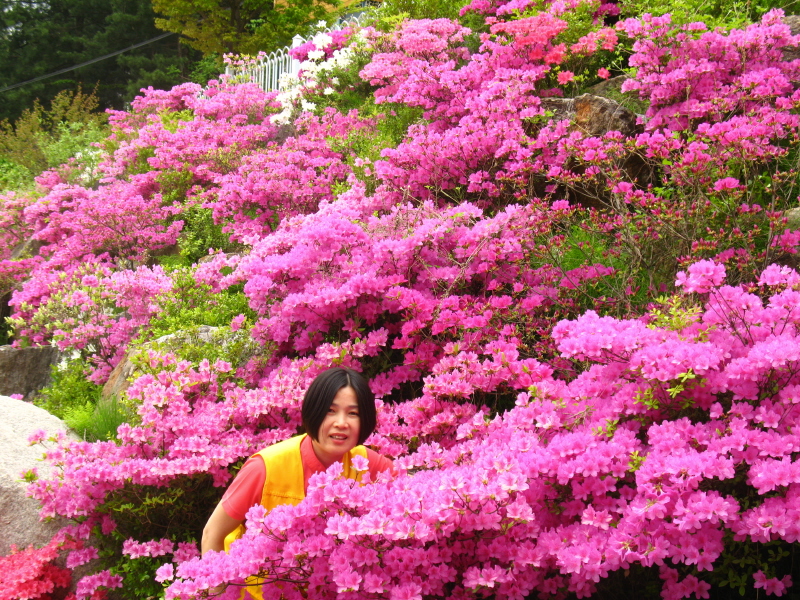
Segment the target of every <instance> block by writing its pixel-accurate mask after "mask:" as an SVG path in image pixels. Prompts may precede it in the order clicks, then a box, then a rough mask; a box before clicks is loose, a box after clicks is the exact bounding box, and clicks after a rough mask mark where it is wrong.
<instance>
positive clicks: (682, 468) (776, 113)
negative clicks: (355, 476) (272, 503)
mask: <svg viewBox="0 0 800 600" xmlns="http://www.w3.org/2000/svg"><path fill="white" fill-rule="evenodd" d="M620 5H622V7H623V8H624V3H601V2H597V1H575V2H567V3H565V2H537V3H531V2H525V1H517V0H513V1H511V2H506V1H504V0H485V1H484V0H475V1H473V2H472V3H471V4H469V5H467V6H465V7H462V10H461V16H460V17H459V18H458V19H456V18H434V19H419V20H408V19H402V18H394V19H393V18H391V17H389V18H387V17H386V15H385V14H384V15H383V16H382V17H381V18H379V19H376V22H375V24H374V25H375V26H371V27H364V28H361V29H347V30H344V31H342V32H340V33H338V34H335V35H333V34H331V35H328V34H317V35H315V36H314V37H313V38H312V39H311V40H310V41H309V42H308V43H307V44H305V45H303V46H300V47H299V48H296V49H295V50H294V54H295V57H296V58H297V59H298V60H301V61H302V65H301V72H300V73H299V74H298V78H297V79H296V80H292V81H288V82H286V83H287V85H286V87H284V89H283V91H282V92H281V93H278V94H275V93H264V92H263V91H261V90H260V89H258V88H257V87H256V86H255V85H253V84H248V83H240V82H238V81H237V80H236V79H232V80H225V79H223V80H222V81H215V82H211V83H210V84H209V86H208V87H207V88H206V89H201V88H200V87H199V86H196V85H194V84H184V85H181V86H177V87H176V88H173V89H172V90H169V91H160V90H152V89H150V90H145V91H144V93H143V95H142V96H141V97H140V98H138V99H137V100H136V101H134V103H133V104H132V106H131V109H130V110H129V111H127V112H114V113H112V114H111V115H110V117H109V124H110V127H111V132H112V133H111V136H110V137H109V138H108V139H107V140H105V141H104V142H103V144H102V146H101V148H100V149H101V151H102V156H101V157H100V160H99V161H98V163H97V165H96V167H93V171H92V173H93V179H92V180H91V182H89V181H88V180H87V181H83V182H82V181H81V180H80V179H79V178H76V177H73V176H71V175H70V174H69V173H68V172H67V171H65V170H64V169H61V170H54V171H46V172H44V173H43V174H41V175H40V176H39V177H38V178H37V185H38V188H37V190H36V192H35V193H21V192H10V193H7V194H5V195H3V196H2V197H1V198H0V200H2V204H1V205H0V206H1V207H2V211H1V212H0V219H1V220H0V222H2V223H6V224H7V227H5V228H3V232H2V234H1V235H2V236H3V237H2V238H0V240H2V245H3V254H2V255H0V257H1V258H2V261H0V272H1V273H2V276H1V277H2V278H1V279H0V281H2V282H3V285H4V286H5V289H6V290H8V291H11V290H13V297H12V300H11V305H12V306H13V308H14V311H15V312H14V315H13V318H12V321H11V323H12V324H13V326H14V335H15V340H16V342H15V343H17V344H18V345H25V344H48V343H49V344H56V345H58V346H59V348H60V349H61V350H63V351H68V352H71V353H74V354H75V356H76V357H79V358H80V360H81V361H85V363H83V364H87V365H90V368H89V369H88V374H87V376H88V378H89V379H90V380H91V381H92V382H93V383H94V384H96V385H100V384H102V383H104V382H105V381H106V379H107V377H108V375H109V373H110V372H111V370H112V369H113V368H114V367H115V366H116V365H117V364H118V363H119V361H121V360H122V358H123V357H124V356H125V355H126V353H127V354H128V355H129V356H131V357H132V358H133V360H134V362H135V364H136V369H137V372H136V377H135V380H134V381H133V382H132V383H131V385H130V387H129V388H128V390H127V392H126V394H125V397H124V398H123V399H122V403H123V405H124V406H125V407H127V409H129V411H130V412H129V413H128V414H127V417H126V419H127V422H126V423H124V424H122V425H121V426H120V427H118V428H117V430H116V435H115V437H113V439H105V440H100V441H96V442H88V441H83V442H67V441H62V442H61V443H59V444H58V445H57V446H56V447H51V448H49V449H47V450H46V456H47V458H48V460H49V461H50V462H51V463H53V464H54V466H55V467H56V470H55V473H56V474H55V475H54V476H53V478H52V479H49V480H36V481H33V482H32V484H31V488H30V489H31V493H32V494H33V495H34V497H36V498H37V499H39V500H40V501H41V503H42V506H43V515H44V516H56V515H60V516H62V517H67V518H69V519H72V521H73V525H71V526H69V527H68V528H67V529H66V530H65V532H64V535H66V536H68V538H67V539H70V540H72V541H73V543H79V544H85V547H83V548H81V549H80V550H76V552H80V554H75V558H72V559H69V558H68V561H71V562H70V563H69V564H71V565H73V566H76V565H78V564H84V563H85V562H88V561H90V560H92V561H94V562H92V563H91V565H92V569H93V574H92V575H89V576H87V577H84V578H83V579H82V580H81V582H80V583H79V587H78V590H77V593H78V596H79V597H80V598H85V597H90V596H92V595H99V594H102V593H103V590H104V589H116V591H115V592H114V593H117V594H121V595H122V596H124V597H130V598H145V597H148V596H156V595H158V594H159V592H160V590H162V589H163V586H162V584H164V585H166V586H167V591H166V595H167V597H168V598H183V597H186V598H189V597H197V596H198V595H199V596H203V595H204V594H208V593H209V590H210V589H211V588H213V587H215V586H216V585H218V584H223V583H229V584H231V585H230V586H229V587H228V589H227V591H226V592H225V595H226V597H231V598H233V597H234V595H236V594H238V587H239V586H241V585H242V584H243V582H244V580H245V579H246V578H247V577H248V576H251V575H259V576H261V577H263V578H264V579H265V580H266V581H267V585H266V586H265V588H264V590H265V597H274V598H280V597H284V598H290V597H298V598H299V597H306V596H313V597H341V598H344V599H347V598H353V599H355V598H361V597H365V596H366V597H375V598H390V599H396V598H406V599H409V600H410V599H417V598H419V599H421V598H423V597H425V598H451V597H453V598H474V597H497V598H506V597H509V598H526V597H534V596H539V597H542V598H547V597H553V598H561V597H568V596H569V595H574V596H576V597H588V596H591V595H593V594H596V595H601V596H602V595H604V594H611V593H613V590H615V589H619V586H620V585H621V583H620V582H621V581H622V580H623V579H624V578H625V577H626V575H627V574H628V573H630V575H629V577H630V578H631V580H632V581H633V580H634V579H635V580H636V581H637V582H642V583H641V586H639V584H638V583H637V585H636V586H635V587H636V588H637V589H639V587H641V589H644V590H647V594H650V595H658V594H659V593H660V594H661V596H662V597H664V598H684V597H690V596H692V595H694V596H695V597H698V598H700V597H708V596H709V594H711V593H718V592H719V590H722V589H725V588H727V589H731V590H734V593H736V594H747V593H749V592H748V590H762V589H763V590H764V591H765V592H766V593H771V594H777V595H782V594H784V593H786V592H787V589H788V588H789V586H790V585H791V579H792V577H797V576H798V574H797V573H795V572H793V571H792V568H793V567H792V565H793V564H794V563H793V560H792V557H793V552H794V544H795V542H796V541H797V522H798V519H797V514H796V513H797V510H798V507H797V506H796V504H797V502H796V496H797V490H796V489H795V488H796V486H797V484H798V482H797V481H795V479H796V477H795V475H796V474H795V471H796V468H795V466H794V465H795V458H796V457H795V454H796V450H797V447H798V446H797V443H798V442H797V440H795V434H794V433H793V430H794V429H796V425H795V424H794V419H795V417H794V412H793V406H794V404H795V400H794V396H793V394H794V393H795V392H794V389H795V387H797V386H798V385H800V381H797V380H796V379H797V373H798V369H797V364H796V363H797V361H798V360H799V359H800V356H798V355H797V349H798V348H800V345H798V342H797V340H796V335H797V332H796V322H797V311H798V306H800V302H798V300H800V296H798V293H800V292H798V290H800V275H798V274H797V272H796V271H795V270H794V269H793V265H795V264H796V253H797V247H798V244H800V231H796V230H794V229H792V227H790V226H789V224H788V218H787V214H786V211H787V210H788V209H790V208H792V207H793V206H794V204H795V199H796V198H797V196H798V193H799V191H798V189H797V184H796V182H797V180H798V179H797V167H796V165H797V164H798V145H799V144H798V129H800V120H798V108H800V92H798V91H797V90H796V86H797V82H798V81H800V61H787V60H784V58H785V56H784V54H785V51H787V50H791V49H793V48H796V46H797V45H798V41H800V40H798V39H797V38H796V37H793V36H792V35H791V32H790V30H789V28H788V27H787V26H786V25H785V24H784V23H783V21H782V14H781V13H780V12H779V11H771V12H768V13H766V14H765V15H763V17H762V18H760V20H759V21H758V22H756V23H752V24H749V25H747V26H743V27H740V28H735V29H731V30H724V29H709V28H708V27H706V26H705V25H704V24H703V23H688V24H687V23H684V22H677V23H673V21H672V19H671V17H670V16H668V15H657V16H652V15H642V16H641V17H638V18H630V19H620V18H619V13H620ZM431 6H433V5H431ZM623 14H625V13H624V11H623ZM231 60H233V61H234V62H236V61H240V59H231ZM241 60H244V61H245V62H247V61H246V60H245V59H241ZM243 64H244V63H243ZM248 64H249V63H248ZM244 66H246V65H244ZM612 72H613V73H623V72H624V73H626V81H625V82H624V83H623V84H622V92H621V93H624V94H627V95H629V96H632V97H634V98H635V99H636V101H637V102H638V103H639V106H641V107H643V108H642V112H643V114H641V115H638V116H637V115H635V114H633V113H630V112H626V111H625V110H624V109H622V108H621V107H619V106H618V105H616V104H614V103H612V102H610V101H602V100H598V99H594V100H592V99H591V98H588V99H587V97H586V96H580V97H575V96H577V95H579V94H581V93H582V92H584V91H586V90H587V89H589V88H590V86H592V85H595V84H597V83H599V82H602V81H604V80H605V79H607V78H608V77H609V76H610V75H611V74H612ZM586 102H595V103H596V104H595V105H596V106H601V107H602V110H603V111H605V112H606V113H607V114H612V115H613V118H612V119H609V120H607V121H606V122H605V124H603V125H600V124H598V123H597V122H596V121H593V120H587V118H586V116H585V111H587V110H588V109H587V108H586V106H587V104H586ZM75 168H77V167H75ZM29 242H30V243H32V245H31V246H30V248H31V249H30V251H29V252H27V253H19V252H17V253H12V249H13V247H16V246H18V245H19V244H23V243H29ZM201 326H210V327H215V328H216V330H215V333H214V334H213V336H212V337H211V338H209V339H210V341H208V340H206V341H202V342H201V341H198V340H197V339H195V337H194V336H195V335H196V334H197V333H198V332H199V330H200V329H199V328H200V327H201ZM171 334H174V335H172V338H171V339H172V340H173V341H174V342H175V343H172V342H170V341H169V339H168V340H166V341H165V340H162V341H161V342H157V343H156V342H154V340H156V339H157V338H161V337H162V336H165V335H171ZM178 342H179V343H178ZM333 365H343V366H348V367H352V368H356V369H358V370H361V371H362V372H364V373H365V375H366V376H368V377H369V379H370V380H371V385H372V388H373V390H374V391H375V393H376V395H377V397H378V398H379V406H378V421H379V423H378V429H377V430H376V432H375V434H373V436H372V437H371V438H370V439H369V440H368V444H369V445H371V446H372V447H374V448H376V449H377V450H379V451H380V452H382V453H384V454H385V455H387V456H390V457H392V458H394V459H395V464H396V466H397V470H398V473H397V476H396V477H394V478H392V477H388V476H383V477H382V478H381V479H380V480H379V481H377V482H373V483H372V484H371V485H368V486H357V487H353V486H352V485H351V484H350V483H349V482H348V481H346V480H342V479H341V478H340V477H339V476H338V473H337V472H336V469H335V468H333V469H332V470H330V471H329V472H327V473H325V474H324V475H321V476H319V477H318V478H317V479H315V480H313V481H312V483H311V485H310V488H309V494H308V498H307V499H306V501H304V502H303V503H301V504H300V505H299V506H297V507H280V508H278V509H276V510H274V511H272V512H271V513H270V514H269V515H265V514H264V511H263V510H261V509H259V508H258V507H255V508H253V509H252V510H251V511H250V513H249V516H248V531H247V534H246V535H245V537H244V538H242V539H241V540H240V541H238V542H237V543H235V544H234V545H233V548H232V549H231V552H230V554H214V553H212V554H210V555H208V556H207V557H205V558H203V559H200V558H198V557H197V556H196V555H197V548H196V541H197V539H198V538H199V535H200V531H201V529H202V526H203V523H204V522H205V520H206V518H207V517H208V515H209V514H210V512H211V511H212V510H213V508H214V506H215V504H216V502H217V501H218V500H219V497H220V496H221V493H222V491H223V490H224V488H225V486H227V485H228V484H229V482H230V481H231V479H232V478H233V476H234V475H235V474H236V472H237V470H238V468H239V467H240V466H241V464H242V463H243V460H244V459H246V457H247V456H249V455H251V454H252V453H253V452H255V451H257V450H259V449H261V448H263V447H265V446H267V445H269V444H272V443H274V442H277V441H279V440H282V439H285V438H287V437H290V436H291V435H293V434H294V433H296V432H297V430H298V427H299V425H300V418H299V406H300V402H301V399H302V397H303V393H304V391H305V389H306V387H307V386H308V385H309V383H310V382H311V381H312V380H313V378H314V377H315V376H316V375H317V374H318V373H319V372H321V371H322V370H324V369H326V368H328V367H330V366H333ZM51 396H52V394H51ZM52 397H54V398H55V397H57V396H52ZM165 557H166V558H165Z"/></svg>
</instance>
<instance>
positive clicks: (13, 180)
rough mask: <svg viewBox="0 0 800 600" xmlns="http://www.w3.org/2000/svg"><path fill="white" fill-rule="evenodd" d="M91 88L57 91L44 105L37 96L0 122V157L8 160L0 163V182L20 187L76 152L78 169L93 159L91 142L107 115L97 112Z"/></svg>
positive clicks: (103, 131) (99, 136)
mask: <svg viewBox="0 0 800 600" xmlns="http://www.w3.org/2000/svg"><path fill="white" fill-rule="evenodd" d="M97 106H98V100H97V97H96V96H95V95H94V94H84V93H83V92H82V91H81V90H78V91H77V92H75V93H72V92H69V91H64V92H61V93H59V94H58V95H57V96H56V97H55V98H53V101H52V102H51V103H50V108H49V109H45V108H44V107H43V106H42V105H41V104H40V103H39V102H38V101H37V102H36V103H35V104H34V106H33V108H32V109H29V110H26V111H25V112H24V113H23V114H22V116H21V117H20V118H19V119H17V120H16V121H15V122H14V123H13V124H12V123H10V122H8V121H2V122H0V161H3V163H5V164H8V165H10V166H11V167H10V169H9V171H8V172H7V173H6V169H2V171H3V172H4V173H3V175H0V185H2V186H4V187H9V188H10V187H21V186H24V185H30V184H32V180H33V177H35V176H36V175H38V174H39V173H41V172H42V171H44V170H46V169H51V168H55V167H58V166H60V165H62V164H64V163H66V162H67V161H69V160H70V159H71V158H73V157H77V159H78V160H77V163H78V165H77V166H78V168H77V169H76V171H77V173H78V174H79V175H82V174H83V173H84V171H85V170H86V169H87V168H88V169H92V168H93V166H96V163H97V153H98V151H97V149H95V148H93V147H92V144H94V143H95V142H100V141H102V140H104V139H105V138H106V137H107V135H108V132H107V128H106V121H107V118H106V115H105V114H104V113H99V112H97Z"/></svg>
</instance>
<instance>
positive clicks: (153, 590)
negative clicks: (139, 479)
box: [97, 475, 224, 600]
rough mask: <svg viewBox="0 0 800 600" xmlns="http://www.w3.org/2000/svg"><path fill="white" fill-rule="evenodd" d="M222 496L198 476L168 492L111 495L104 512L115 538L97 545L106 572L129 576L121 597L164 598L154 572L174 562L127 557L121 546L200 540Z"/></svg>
mask: <svg viewBox="0 0 800 600" xmlns="http://www.w3.org/2000/svg"><path fill="white" fill-rule="evenodd" d="M223 491H224V489H223V488H218V487H214V486H213V484H212V478H211V476H210V475H196V476H193V477H182V478H178V479H175V480H173V481H172V482H171V484H170V487H168V488H163V487H154V486H142V485H133V484H129V485H128V486H126V487H125V488H124V489H122V490H119V491H117V492H114V493H112V494H111V495H110V497H109V498H108V499H107V500H106V502H105V503H104V504H103V505H102V511H103V512H105V513H106V514H108V515H109V516H110V517H111V518H113V519H114V521H115V522H116V524H117V527H116V529H115V530H114V531H113V532H112V533H111V534H110V535H107V536H102V535H98V536H97V540H98V543H99V548H100V550H101V556H100V558H101V560H102V562H103V564H104V567H105V568H110V569H111V571H112V572H113V573H115V574H119V575H122V576H123V577H124V585H123V589H122V591H118V592H117V593H118V594H119V597H120V598H124V599H128V598H130V599H136V600H141V599H144V598H160V597H161V596H162V594H163V588H162V586H161V584H159V583H157V582H156V581H155V580H154V578H155V571H156V569H157V568H158V567H160V566H161V565H162V564H164V563H165V562H168V561H169V560H170V559H171V557H170V556H161V557H157V558H149V557H144V558H136V559H131V558H129V557H127V556H123V555H122V543H123V542H124V541H125V540H127V539H129V538H133V539H134V540H136V541H140V542H146V541H150V540H160V539H163V538H169V539H171V540H172V541H174V542H180V541H183V542H197V541H199V539H200V535H201V533H202V530H203V525H205V522H206V520H208V517H209V515H210V514H211V512H212V511H213V510H214V507H215V506H216V504H217V502H219V500H220V498H221V497H222V493H223ZM98 533H99V532H98Z"/></svg>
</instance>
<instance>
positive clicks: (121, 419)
mask: <svg viewBox="0 0 800 600" xmlns="http://www.w3.org/2000/svg"><path fill="white" fill-rule="evenodd" d="M130 420H131V413H130V412H129V411H128V409H127V408H126V407H125V405H124V404H123V403H122V402H120V401H119V400H118V399H117V397H116V396H112V397H111V398H110V399H108V400H106V401H103V400H100V401H98V402H97V404H92V403H91V402H86V404H84V405H83V406H73V407H71V408H68V409H67V410H66V411H65V414H64V422H65V423H66V424H67V426H68V427H69V428H70V429H72V430H73V431H74V432H75V433H77V434H78V435H79V436H81V437H82V438H83V439H85V440H86V441H88V442H96V441H106V440H112V439H115V438H116V437H117V428H118V427H119V426H120V425H122V424H123V423H127V422H129V421H130Z"/></svg>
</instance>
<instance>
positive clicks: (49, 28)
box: [0, 0, 205, 121]
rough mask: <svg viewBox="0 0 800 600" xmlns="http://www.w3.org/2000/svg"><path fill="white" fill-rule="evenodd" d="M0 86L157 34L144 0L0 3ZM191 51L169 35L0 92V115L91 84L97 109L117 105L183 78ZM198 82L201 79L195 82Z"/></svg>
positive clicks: (15, 115) (11, 114) (9, 0)
mask: <svg viewBox="0 0 800 600" xmlns="http://www.w3.org/2000/svg"><path fill="white" fill-rule="evenodd" d="M0 15H2V17H1V18H2V32H0V89H2V88H6V87H8V86H13V85H15V84H18V83H22V82H25V81H28V80H32V79H35V78H36V77H40V76H43V75H48V74H50V73H54V72H56V71H59V70H61V69H66V68H69V67H72V66H74V65H80V64H81V63H85V62H87V61H92V60H94V59H97V58H101V57H103V56H106V55H108V54H112V53H114V52H117V51H119V50H123V49H125V48H128V47H130V46H133V45H136V44H139V43H141V42H144V41H147V40H150V39H153V38H157V37H158V36H159V35H160V34H162V33H163V32H161V31H160V30H158V29H156V27H155V13H154V12H153V8H152V6H151V4H150V1H149V0H45V1H37V0H0ZM199 58H200V54H199V53H198V52H195V51H192V50H191V49H190V48H187V47H186V46H185V45H184V44H181V43H180V41H179V39H178V37H177V36H169V37H166V38H164V39H161V40H158V41H156V42H153V43H150V44H147V45H144V46H141V47H139V48H135V49H132V50H129V51H126V52H124V53H122V54H118V55H115V56H111V57H108V58H106V59H104V60H99V61H97V62H94V63H91V64H88V65H85V66H82V67H79V68H77V69H74V70H70V71H67V72H65V73H62V74H59V75H56V76H53V77H49V78H46V79H43V80H41V81H34V82H32V83H28V84H25V85H23V86H21V87H17V88H14V89H10V90H7V91H3V92H1V93H0V119H9V120H12V121H13V120H15V119H17V118H18V117H19V116H20V115H21V114H22V112H23V111H24V110H25V109H28V108H30V107H32V106H33V103H34V100H36V99H39V100H40V101H41V102H49V101H50V100H52V99H53V98H54V97H55V96H56V94H58V93H59V92H61V91H63V90H72V91H75V90H77V89H78V88H79V87H82V88H83V89H84V90H91V89H96V94H97V97H98V100H99V104H100V107H101V108H109V107H113V108H122V107H123V106H124V104H125V102H126V101H129V100H131V99H132V98H133V97H134V95H136V94H137V93H138V91H139V89H140V88H142V87H147V86H153V87H157V88H169V87H171V86H173V85H175V84H177V83H181V82H184V81H187V80H189V78H190V73H191V71H192V68H193V63H194V62H195V61H197V60H198V59H199ZM203 83H205V82H203Z"/></svg>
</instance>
